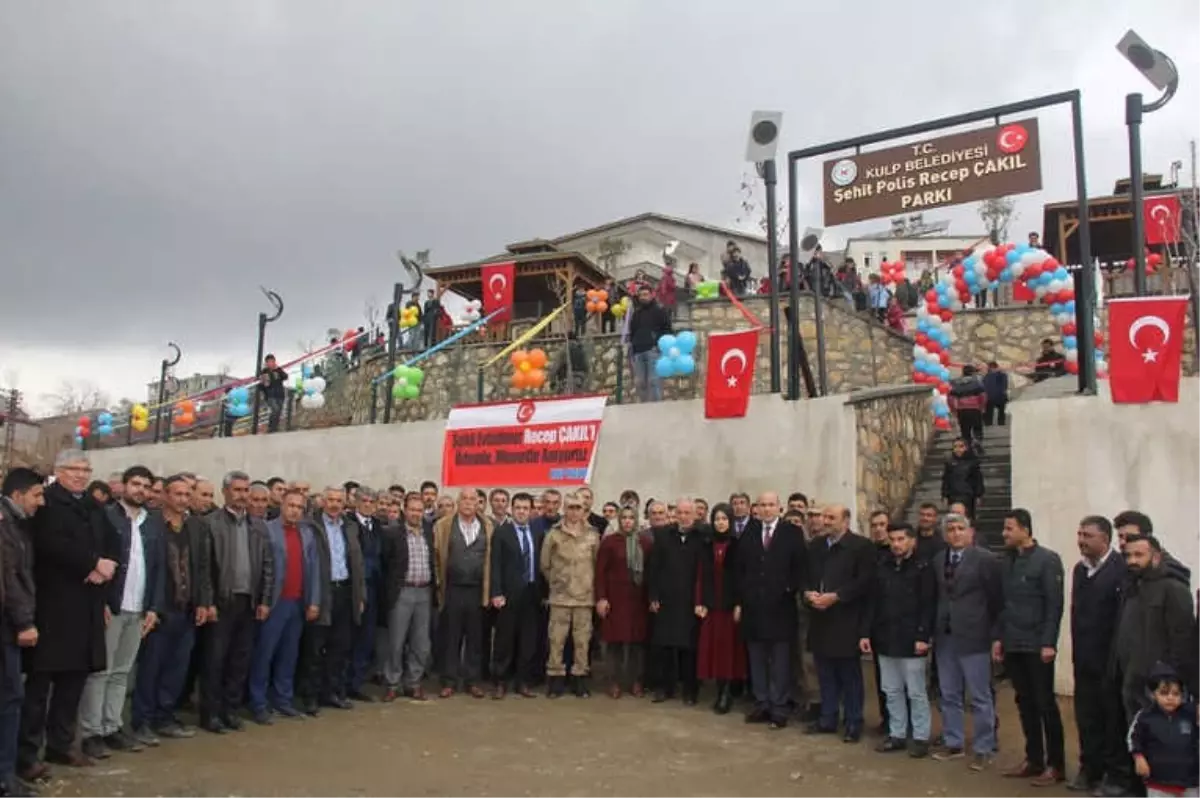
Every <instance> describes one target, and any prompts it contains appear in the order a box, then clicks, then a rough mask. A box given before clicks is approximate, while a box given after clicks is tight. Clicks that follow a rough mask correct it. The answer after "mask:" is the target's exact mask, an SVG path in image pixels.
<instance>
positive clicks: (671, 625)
mask: <svg viewBox="0 0 1200 798" xmlns="http://www.w3.org/2000/svg"><path fill="white" fill-rule="evenodd" d="M654 505H661V502H655V503H654ZM651 509H652V511H656V512H657V511H658V510H659V509H660V508H659V507H657V506H652V508H651ZM665 510H666V508H665V507H664V508H661V511H662V512H665ZM675 517H676V519H677V523H675V524H671V525H669V526H665V527H661V528H658V529H655V531H654V545H653V547H652V548H651V549H650V557H649V561H648V562H647V563H646V591H647V595H648V597H649V599H650V612H651V613H653V614H654V631H653V637H652V638H651V645H652V646H653V647H654V652H655V653H654V660H655V662H656V663H657V665H658V679H657V680H656V682H657V686H658V689H657V690H655V693H654V699H653V700H654V702H655V703H661V702H663V701H666V700H668V699H669V698H671V697H672V696H673V695H674V694H675V685H676V684H677V683H679V682H682V683H683V702H684V703H685V704H687V705H689V706H691V705H694V704H695V703H696V700H697V698H698V696H699V693H700V685H699V683H698V682H697V681H696V645H697V643H698V640H697V632H698V630H699V624H700V620H702V619H703V618H704V616H705V615H707V614H708V607H709V606H710V605H711V604H712V598H711V596H712V569H711V561H710V560H709V558H708V557H706V556H705V545H704V539H703V535H702V534H701V530H700V528H699V527H698V526H697V524H696V505H695V504H694V503H693V502H692V500H691V499H680V500H679V501H678V502H677V503H676V505H675ZM697 580H699V582H700V584H701V585H702V591H701V596H700V598H699V601H697V596H696V584H697Z"/></svg>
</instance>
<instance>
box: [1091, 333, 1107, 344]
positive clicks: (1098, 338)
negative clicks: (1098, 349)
mask: <svg viewBox="0 0 1200 798" xmlns="http://www.w3.org/2000/svg"><path fill="white" fill-rule="evenodd" d="M1092 340H1094V341H1095V342H1096V346H1104V333H1102V332H1098V333H1096V335H1095V336H1094V337H1093V338H1092Z"/></svg>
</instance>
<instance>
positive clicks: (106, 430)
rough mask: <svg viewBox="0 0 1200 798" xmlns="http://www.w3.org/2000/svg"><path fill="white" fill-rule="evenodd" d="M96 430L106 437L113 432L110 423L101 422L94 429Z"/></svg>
mask: <svg viewBox="0 0 1200 798" xmlns="http://www.w3.org/2000/svg"><path fill="white" fill-rule="evenodd" d="M96 432H98V433H100V434H101V435H103V436H105V437H107V436H109V435H112V434H113V428H112V425H111V424H101V425H100V427H99V428H98V429H97V430H96Z"/></svg>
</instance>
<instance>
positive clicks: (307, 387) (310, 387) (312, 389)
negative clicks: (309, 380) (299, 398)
mask: <svg viewBox="0 0 1200 798" xmlns="http://www.w3.org/2000/svg"><path fill="white" fill-rule="evenodd" d="M316 392H317V386H315V385H305V386H304V393H306V394H307V395H309V396H312V395H314V394H315V393H316Z"/></svg>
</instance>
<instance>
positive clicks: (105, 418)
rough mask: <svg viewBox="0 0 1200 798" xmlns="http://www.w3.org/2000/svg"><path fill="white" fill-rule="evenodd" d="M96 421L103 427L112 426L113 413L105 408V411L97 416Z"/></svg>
mask: <svg viewBox="0 0 1200 798" xmlns="http://www.w3.org/2000/svg"><path fill="white" fill-rule="evenodd" d="M96 423H97V424H98V425H99V426H101V427H107V426H111V425H112V423H113V417H112V413H110V412H108V411H107V410H105V411H104V412H103V413H101V414H100V415H98V416H96Z"/></svg>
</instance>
